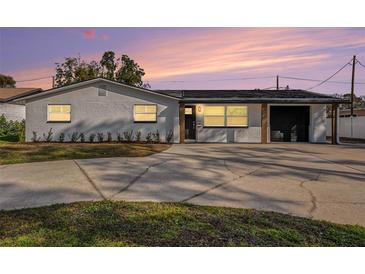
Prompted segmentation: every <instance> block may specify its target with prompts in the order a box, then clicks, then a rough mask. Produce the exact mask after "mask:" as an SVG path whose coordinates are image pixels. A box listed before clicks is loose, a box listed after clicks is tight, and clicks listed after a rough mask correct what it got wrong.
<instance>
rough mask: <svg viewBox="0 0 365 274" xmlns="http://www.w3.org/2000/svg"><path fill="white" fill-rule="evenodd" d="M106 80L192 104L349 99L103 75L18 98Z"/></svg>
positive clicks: (291, 91) (33, 96) (36, 95)
mask: <svg viewBox="0 0 365 274" xmlns="http://www.w3.org/2000/svg"><path fill="white" fill-rule="evenodd" d="M96 82H106V83H112V84H115V85H119V86H123V87H129V88H133V89H136V90H141V91H144V92H147V93H152V94H156V95H159V96H164V97H168V98H172V99H175V100H179V101H183V102H191V103H194V102H195V103H209V102H213V103H220V102H230V103H236V102H237V103H238V102H244V103H318V104H319V103H320V104H331V103H338V104H339V103H349V102H348V101H346V100H344V99H340V98H336V97H333V96H330V95H325V94H320V93H315V92H311V91H306V90H300V89H289V90H260V89H254V90H151V89H146V88H142V87H136V86H131V85H128V84H124V83H119V82H116V81H112V80H109V79H105V78H95V79H91V80H86V81H82V82H78V83H74V84H70V85H67V86H63V87H58V88H52V89H48V90H45V91H43V92H42V93H41V94H28V95H26V96H22V98H20V99H19V100H27V99H31V98H38V97H40V96H44V95H48V94H53V93H57V92H60V91H65V90H69V89H72V88H77V87H81V86H84V85H88V84H92V83H96ZM0 98H1V97H0Z"/></svg>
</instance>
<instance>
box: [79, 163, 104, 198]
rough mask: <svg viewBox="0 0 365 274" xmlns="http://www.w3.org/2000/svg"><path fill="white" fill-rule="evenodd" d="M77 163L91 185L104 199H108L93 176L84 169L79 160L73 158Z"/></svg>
mask: <svg viewBox="0 0 365 274" xmlns="http://www.w3.org/2000/svg"><path fill="white" fill-rule="evenodd" d="M72 161H73V162H74V163H75V165H76V166H77V167H78V168H79V170H80V171H81V173H82V174H83V175H84V176H85V178H86V180H87V181H88V182H89V183H90V185H91V186H92V187H93V188H94V190H95V191H96V192H97V193H98V194H99V196H100V197H101V198H102V199H103V200H108V199H107V198H106V197H105V196H104V194H103V193H102V192H101V190H100V189H99V188H98V187H97V185H96V184H95V182H94V181H93V180H92V179H91V177H90V176H89V175H88V174H87V172H86V170H85V169H83V168H82V167H81V166H80V165H79V163H78V162H76V160H72Z"/></svg>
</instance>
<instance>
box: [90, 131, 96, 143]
mask: <svg viewBox="0 0 365 274" xmlns="http://www.w3.org/2000/svg"><path fill="white" fill-rule="evenodd" d="M95 137H96V134H95V133H92V134H90V135H89V142H90V143H93V142H94V140H95Z"/></svg>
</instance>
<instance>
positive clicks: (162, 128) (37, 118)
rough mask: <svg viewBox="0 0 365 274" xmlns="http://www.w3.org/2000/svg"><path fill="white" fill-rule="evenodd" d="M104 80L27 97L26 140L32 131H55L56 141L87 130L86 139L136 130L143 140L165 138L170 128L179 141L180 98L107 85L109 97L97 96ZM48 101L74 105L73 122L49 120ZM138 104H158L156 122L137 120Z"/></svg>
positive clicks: (114, 136)
mask: <svg viewBox="0 0 365 274" xmlns="http://www.w3.org/2000/svg"><path fill="white" fill-rule="evenodd" d="M102 85H105V83H99V84H98V83H93V84H89V85H85V86H82V87H79V88H74V89H72V90H69V91H63V92H59V93H54V94H48V95H43V96H42V97H41V98H40V97H38V98H37V99H28V101H27V102H26V116H27V119H26V141H31V138H32V132H33V131H35V132H37V134H38V136H42V134H43V133H47V132H48V130H49V129H50V128H52V131H53V132H54V140H58V137H59V135H60V134H61V133H65V137H66V138H65V140H69V137H70V136H71V134H72V133H73V132H78V133H81V132H82V133H84V134H85V136H86V140H88V136H89V135H90V134H92V133H95V134H97V133H98V132H103V133H104V138H105V139H106V136H107V132H111V133H112V135H113V139H116V134H117V132H120V133H122V134H123V132H125V131H130V130H132V129H133V131H134V133H136V132H137V131H141V133H142V139H144V138H145V137H146V135H147V134H148V133H149V132H156V130H157V129H158V130H159V132H160V136H161V140H162V141H164V140H165V137H166V135H167V134H168V132H169V131H170V130H173V132H174V141H175V142H178V141H179V107H178V101H177V100H175V99H172V98H167V97H163V96H160V95H156V94H151V93H146V92H144V91H141V90H136V89H133V88H129V87H122V86H119V85H115V84H107V85H106V89H107V96H98V88H99V87H100V86H102ZM48 104H71V122H70V123H47V105H48ZM135 104H157V123H134V119H133V107H134V105H135Z"/></svg>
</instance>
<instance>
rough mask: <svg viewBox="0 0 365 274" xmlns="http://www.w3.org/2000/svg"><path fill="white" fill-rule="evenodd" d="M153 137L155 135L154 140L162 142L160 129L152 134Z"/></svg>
mask: <svg viewBox="0 0 365 274" xmlns="http://www.w3.org/2000/svg"><path fill="white" fill-rule="evenodd" d="M152 137H153V141H155V142H156V143H159V142H161V139H160V132H159V131H158V130H156V132H155V133H153V134H152Z"/></svg>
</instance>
